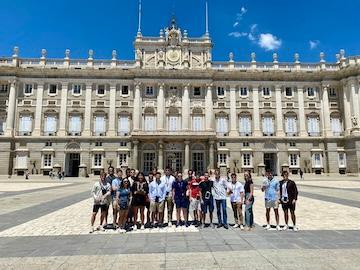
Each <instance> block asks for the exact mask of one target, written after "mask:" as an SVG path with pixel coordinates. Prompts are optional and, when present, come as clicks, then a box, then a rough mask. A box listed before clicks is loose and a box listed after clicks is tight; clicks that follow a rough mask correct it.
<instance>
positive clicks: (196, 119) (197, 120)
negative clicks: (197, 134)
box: [192, 116, 203, 131]
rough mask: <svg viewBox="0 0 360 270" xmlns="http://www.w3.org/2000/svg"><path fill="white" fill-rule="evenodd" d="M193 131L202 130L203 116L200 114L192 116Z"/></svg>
mask: <svg viewBox="0 0 360 270" xmlns="http://www.w3.org/2000/svg"><path fill="white" fill-rule="evenodd" d="M192 120H193V123H192V124H193V125H192V126H193V131H202V130H203V117H202V116H193V118H192Z"/></svg>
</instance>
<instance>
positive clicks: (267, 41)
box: [258, 33, 282, 51]
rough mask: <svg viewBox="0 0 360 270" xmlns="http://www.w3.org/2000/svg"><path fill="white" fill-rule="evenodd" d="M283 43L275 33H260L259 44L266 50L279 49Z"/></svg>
mask: <svg viewBox="0 0 360 270" xmlns="http://www.w3.org/2000/svg"><path fill="white" fill-rule="evenodd" d="M281 44H282V41H281V39H279V38H277V37H276V36H274V35H273V34H270V33H266V34H260V36H259V41H258V45H259V46H260V47H261V48H263V49H265V50H266V51H272V50H277V49H279V48H280V46H281Z"/></svg>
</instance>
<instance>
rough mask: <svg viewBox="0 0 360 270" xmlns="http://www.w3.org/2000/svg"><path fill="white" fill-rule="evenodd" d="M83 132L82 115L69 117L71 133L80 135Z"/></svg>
mask: <svg viewBox="0 0 360 270" xmlns="http://www.w3.org/2000/svg"><path fill="white" fill-rule="evenodd" d="M80 132H81V117H80V116H78V115H72V116H70V119H69V133H70V134H71V135H80Z"/></svg>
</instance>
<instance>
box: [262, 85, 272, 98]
mask: <svg viewBox="0 0 360 270" xmlns="http://www.w3.org/2000/svg"><path fill="white" fill-rule="evenodd" d="M262 94H263V96H264V97H269V96H270V95H271V90H270V87H263V88H262Z"/></svg>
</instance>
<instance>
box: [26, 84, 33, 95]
mask: <svg viewBox="0 0 360 270" xmlns="http://www.w3.org/2000/svg"><path fill="white" fill-rule="evenodd" d="M32 91H33V85H32V84H25V88H24V94H25V95H31V94H32Z"/></svg>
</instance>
